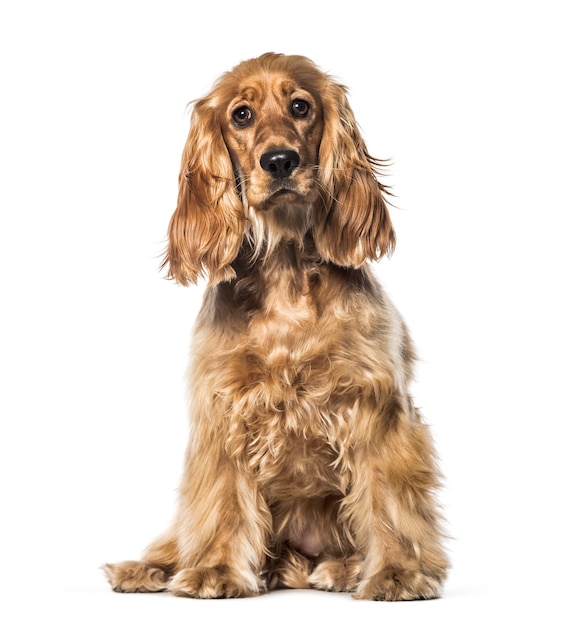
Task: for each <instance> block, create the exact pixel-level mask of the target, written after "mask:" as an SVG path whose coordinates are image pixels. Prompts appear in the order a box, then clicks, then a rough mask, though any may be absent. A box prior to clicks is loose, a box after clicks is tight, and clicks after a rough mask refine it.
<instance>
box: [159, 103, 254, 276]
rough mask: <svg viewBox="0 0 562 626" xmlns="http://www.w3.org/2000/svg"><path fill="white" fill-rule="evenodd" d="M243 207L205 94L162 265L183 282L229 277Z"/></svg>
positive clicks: (185, 156) (187, 150)
mask: <svg viewBox="0 0 562 626" xmlns="http://www.w3.org/2000/svg"><path fill="white" fill-rule="evenodd" d="M243 231H244V211H243V207H242V203H241V201H240V198H239V197H238V193H237V191H236V182H235V174H234V169H233V166H232V162H231V160H230V156H229V153H228V149H227V147H226V144H225V142H224V139H223V136H222V132H221V128H220V124H219V121H218V119H217V116H216V111H215V108H214V107H213V106H212V103H211V100H210V98H203V99H201V100H198V101H197V102H196V103H195V105H194V108H193V113H192V116H191V127H190V131H189V135H188V137H187V142H186V144H185V148H184V151H183V157H182V163H181V171H180V176H179V190H178V204H177V208H176V210H175V212H174V214H173V216H172V219H171V221H170V226H169V228H168V250H167V254H166V258H165V260H164V263H163V265H166V264H168V266H169V268H168V275H169V277H170V278H174V279H175V280H177V281H178V282H179V283H181V284H183V285H187V284H189V283H195V282H197V278H198V277H200V276H202V275H207V276H208V278H209V282H210V283H211V284H213V283H218V282H220V281H223V280H231V279H232V278H234V277H235V272H234V269H233V268H232V266H231V265H230V264H231V262H232V261H233V260H234V259H235V258H236V255H237V253H238V250H239V249H240V245H241V243H242V238H243Z"/></svg>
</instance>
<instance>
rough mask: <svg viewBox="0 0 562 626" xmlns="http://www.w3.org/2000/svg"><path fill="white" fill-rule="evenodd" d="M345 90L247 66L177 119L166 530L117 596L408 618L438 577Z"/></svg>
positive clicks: (112, 576) (404, 349) (116, 567)
mask: <svg viewBox="0 0 562 626" xmlns="http://www.w3.org/2000/svg"><path fill="white" fill-rule="evenodd" d="M378 166H379V163H378V162H377V161H376V160H375V159H374V158H372V157H371V156H370V155H369V153H368V152H367V148H366V146H365V143H364V141H363V139H362V137H361V135H360V132H359V130H358V127H357V124H356V121H355V118H354V115H353V113H352V111H351V109H350V107H349V104H348V101H347V97H346V90H345V88H344V87H342V86H341V85H339V84H337V83H336V82H335V81H334V80H333V79H331V78H330V77H329V76H327V75H326V74H324V73H323V72H321V71H320V70H319V69H318V68H317V67H316V66H315V65H314V64H313V63H312V62H311V61H309V60H308V59H306V58H305V57H300V56H285V55H281V54H272V53H268V54H264V55H262V56H260V57H259V58H257V59H251V60H249V61H245V62H243V63H241V64H240V65H238V66H237V67H235V68H234V69H233V70H232V71H230V72H228V73H227V74H225V75H223V76H222V77H221V78H220V79H219V80H218V82H217V83H216V84H215V86H214V88H213V89H212V91H211V92H210V93H209V94H208V95H207V96H206V97H204V98H202V99H200V100H198V101H196V102H195V104H194V108H193V115H192V123H191V129H190V131H189V136H188V138H187V143H186V146H185V150H184V153H183V159H182V164H181V172H180V177H179V195H178V203H177V208H176V211H175V213H174V214H173V216H172V219H171V223H170V227H169V233H168V239H169V244H168V249H167V255H166V260H165V265H166V266H167V267H168V268H169V276H170V277H172V278H174V279H175V280H176V281H178V282H179V283H181V284H183V285H187V284H189V283H194V282H196V280H197V279H198V278H199V277H201V276H206V277H207V278H208V281H209V285H208V288H207V291H206V294H205V298H204V303H203V307H202V309H201V312H200V314H199V317H198V321H197V324H196V328H195V333H194V346H193V361H192V364H191V370H190V381H191V386H190V396H189V397H190V404H191V406H190V409H191V420H192V430H191V435H190V439H189V445H188V449H187V453H186V457H185V473H184V477H183V481H182V483H181V488H180V494H179V506H178V511H177V516H176V518H175V521H174V523H173V524H172V526H171V528H170V529H169V530H168V532H166V533H165V534H164V535H163V536H162V537H161V538H160V539H158V540H156V541H155V542H154V543H153V544H152V545H151V546H150V547H149V548H148V549H147V551H146V553H145V555H144V558H143V559H142V561H140V562H137V561H126V562H123V563H117V564H108V565H105V566H104V569H105V572H106V574H107V576H108V578H109V581H110V583H111V585H112V587H113V589H114V590H116V591H123V592H133V591H161V590H166V589H167V590H169V591H171V592H172V593H173V594H175V595H178V596H189V597H195V598H219V597H234V596H252V595H255V594H259V593H261V592H264V591H266V590H268V589H275V588H281V587H290V588H307V587H313V588H317V589H325V590H329V591H347V592H352V593H353V595H354V597H355V598H364V599H372V600H413V599H416V598H434V597H437V596H438V595H439V594H440V590H441V585H442V583H443V581H444V579H445V576H446V572H447V568H448V562H447V557H446V554H445V551H444V549H443V540H444V534H443V532H442V527H441V516H440V513H439V509H438V507H437V505H436V503H435V500H434V493H435V490H436V488H438V486H439V473H438V471H437V467H436V463H435V458H434V451H433V444H432V441H431V438H430V435H429V433H428V428H427V426H426V425H425V424H424V423H423V421H422V419H421V416H420V414H419V412H418V410H417V409H416V408H415V406H414V403H413V401H412V399H411V397H410V395H409V393H408V384H409V382H410V379H411V377H412V370H413V365H414V358H415V357H414V349H413V347H412V343H411V340H410V337H409V335H408V331H407V329H406V326H405V325H404V322H403V321H402V319H401V317H400V316H399V314H398V312H397V311H396V309H395V308H394V307H393V305H392V304H391V302H390V301H389V299H388V297H387V296H386V295H385V293H384V292H383V290H382V289H381V287H380V285H379V284H378V282H377V281H376V280H375V278H374V277H373V275H372V274H371V270H370V269H369V267H368V261H369V260H377V259H379V258H380V257H382V256H383V255H385V254H386V253H388V252H390V251H391V250H392V249H393V247H394V242H395V238H394V231H393V228H392V225H391V221H390V217H389V213H388V210H387V206H386V203H385V188H384V187H383V185H382V184H381V183H380V182H379V181H378V180H377V174H378Z"/></svg>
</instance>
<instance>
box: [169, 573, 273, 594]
mask: <svg viewBox="0 0 562 626" xmlns="http://www.w3.org/2000/svg"><path fill="white" fill-rule="evenodd" d="M168 589H169V590H170V591H171V592H172V593H173V594H174V595H176V596H184V597H188V598H240V597H245V596H255V595H258V594H259V593H261V592H262V591H264V585H263V582H262V581H261V580H260V579H259V578H258V577H257V576H250V577H248V579H245V578H243V577H241V576H240V575H237V574H236V572H234V571H233V570H232V569H231V568H229V567H226V566H220V567H203V568H186V569H182V570H180V571H179V572H178V573H177V574H176V575H175V576H174V577H173V578H172V579H171V580H170V582H169V584H168Z"/></svg>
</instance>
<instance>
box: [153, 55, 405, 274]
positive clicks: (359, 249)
mask: <svg viewBox="0 0 562 626" xmlns="http://www.w3.org/2000/svg"><path fill="white" fill-rule="evenodd" d="M376 166H377V163H376V161H375V159H373V158H372V157H371V156H370V155H369V154H368V152H367V149H366V146H365V142H364V141H363V139H362V137H361V134H360V132H359V130H358V127H357V123H356V121H355V117H354V115H353V112H352V111H351V109H350V107H349V103H348V101H347V97H346V90H345V88H344V87H343V86H341V85H339V84H338V83H336V82H335V81H334V80H333V79H331V78H330V77H329V76H328V75H327V74H325V73H324V72H322V71H320V70H319V69H318V68H317V67H316V66H315V65H314V64H313V63H312V62H311V61H310V60H308V59H307V58H305V57H301V56H285V55H280V54H272V53H268V54H264V55H262V56H261V57H259V58H257V59H251V60H249V61H245V62H243V63H241V64H240V65H238V66H237V67H235V68H234V69H233V70H232V71H231V72H228V73H227V74H225V75H223V76H222V77H221V78H220V79H219V80H218V81H217V83H216V84H215V86H214V88H213V89H212V91H211V93H209V94H208V95H207V96H206V97H204V98H202V99H200V100H198V101H196V102H195V104H194V108H193V114H192V120H191V128H190V132H189V136H188V138H187V143H186V146H185V149H184V153H183V159H182V166H181V172H180V179H179V194H178V205H177V208H176V211H175V213H174V215H173V217H172V220H171V222H170V227H169V233H168V236H169V245H168V252H167V256H166V261H165V263H166V262H167V263H168V265H169V274H170V276H171V277H173V278H175V279H176V280H177V281H178V282H180V283H182V284H188V283H190V282H195V281H196V280H197V277H198V276H200V275H201V274H205V273H206V274H207V275H208V277H209V280H210V282H211V283H216V282H219V281H222V280H230V279H232V278H233V277H234V276H235V272H234V270H233V268H232V266H231V263H232V261H233V260H234V259H235V258H236V256H237V254H238V251H239V249H240V246H241V245H242V242H243V239H244V237H247V238H248V240H249V241H250V242H251V243H252V245H253V246H254V247H255V250H256V256H257V255H259V254H260V253H263V254H266V255H267V253H268V252H270V251H271V250H272V249H274V248H275V246H276V245H277V244H278V243H279V242H280V241H282V240H284V239H296V240H297V241H298V240H299V239H300V240H302V238H303V237H304V235H305V234H306V233H311V234H312V238H313V240H314V242H315V245H316V248H317V250H318V252H319V254H320V256H321V257H322V258H323V259H324V260H325V261H327V262H332V263H335V264H337V265H341V266H351V267H359V266H360V265H361V264H362V263H364V262H365V261H366V260H367V259H379V258H380V257H381V256H383V255H384V254H386V253H387V252H390V251H391V250H392V248H393V246H394V231H393V229H392V225H391V222H390V217H389V214H388V210H387V207H386V203H385V201H384V197H383V191H384V188H383V186H382V185H381V184H380V183H379V182H378V181H377V179H376Z"/></svg>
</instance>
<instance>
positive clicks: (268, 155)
mask: <svg viewBox="0 0 562 626" xmlns="http://www.w3.org/2000/svg"><path fill="white" fill-rule="evenodd" d="M300 162H301V159H300V157H299V155H298V153H297V152H295V151H294V150H270V151H269V152H264V153H263V154H262V155H261V158H260V165H261V167H262V169H263V170H265V171H266V172H267V173H268V174H271V175H272V176H273V178H287V176H290V175H291V172H292V171H293V170H294V169H296V168H297V167H298V165H299V163H300Z"/></svg>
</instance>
